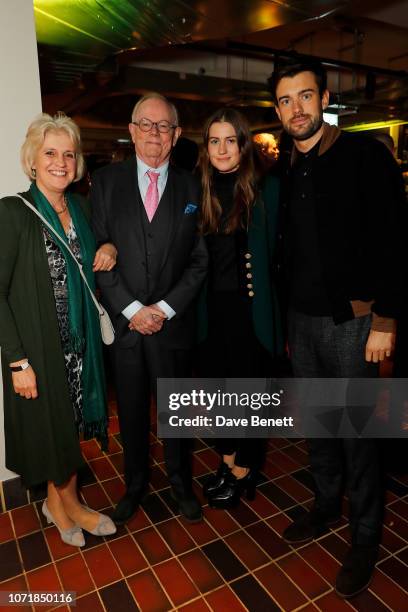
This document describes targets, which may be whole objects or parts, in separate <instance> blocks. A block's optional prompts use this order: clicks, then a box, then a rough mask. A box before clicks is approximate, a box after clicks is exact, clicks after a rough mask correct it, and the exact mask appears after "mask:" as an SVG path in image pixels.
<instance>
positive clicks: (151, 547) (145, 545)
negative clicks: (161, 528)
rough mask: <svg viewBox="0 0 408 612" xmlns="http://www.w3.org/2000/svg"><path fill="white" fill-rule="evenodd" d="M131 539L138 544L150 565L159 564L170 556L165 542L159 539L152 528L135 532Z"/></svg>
mask: <svg viewBox="0 0 408 612" xmlns="http://www.w3.org/2000/svg"><path fill="white" fill-rule="evenodd" d="M133 537H134V538H135V540H136V542H137V543H138V544H139V546H140V548H141V549H142V551H143V553H144V555H145V556H146V558H147V560H148V561H149V563H151V564H152V565H154V564H155V563H160V561H165V560H166V559H168V558H169V557H171V556H172V554H171V552H170V550H169V548H168V546H167V545H166V543H165V541H164V540H163V538H161V537H160V535H159V534H158V533H157V531H156V530H155V529H154V527H148V528H147V529H143V531H137V532H135V533H134V534H133Z"/></svg>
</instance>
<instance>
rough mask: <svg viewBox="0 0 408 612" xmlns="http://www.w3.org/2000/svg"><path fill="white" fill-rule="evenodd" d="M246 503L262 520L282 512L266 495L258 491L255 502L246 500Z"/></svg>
mask: <svg viewBox="0 0 408 612" xmlns="http://www.w3.org/2000/svg"><path fill="white" fill-rule="evenodd" d="M245 503H246V504H248V506H249V507H250V508H251V510H253V511H254V512H256V514H258V516H260V517H261V518H267V517H268V516H273V515H274V514H277V513H278V512H280V510H279V508H277V506H275V504H273V503H272V502H271V501H270V500H269V499H268V498H267V497H265V495H262V493H260V492H259V491H257V493H256V496H255V499H254V500H253V501H247V500H245Z"/></svg>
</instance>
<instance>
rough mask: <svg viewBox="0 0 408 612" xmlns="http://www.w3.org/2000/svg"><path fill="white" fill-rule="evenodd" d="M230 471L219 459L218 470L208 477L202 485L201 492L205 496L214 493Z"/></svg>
mask: <svg viewBox="0 0 408 612" xmlns="http://www.w3.org/2000/svg"><path fill="white" fill-rule="evenodd" d="M230 472H231V469H230V468H229V467H228V465H227V464H226V463H224V461H221V463H220V465H219V466H218V470H217V471H216V473H215V474H214V475H213V476H211V478H209V480H208V481H207V482H206V484H205V485H204V486H203V493H204V495H205V496H206V497H209V496H210V495H215V494H216V493H217V492H218V490H219V489H220V488H221V487H222V486H223V485H224V483H225V479H226V477H227V476H228V474H229V473H230Z"/></svg>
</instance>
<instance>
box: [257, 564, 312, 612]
mask: <svg viewBox="0 0 408 612" xmlns="http://www.w3.org/2000/svg"><path fill="white" fill-rule="evenodd" d="M254 575H255V576H256V577H257V578H258V580H259V581H260V583H261V584H262V585H263V587H264V588H265V589H266V590H267V591H269V593H271V595H272V596H273V598H274V599H275V600H276V601H277V602H278V604H279V605H280V606H281V608H282V609H283V610H292V609H294V608H298V607H299V606H301V605H302V604H305V603H306V602H307V599H306V597H305V596H304V595H303V594H302V593H301V592H300V591H299V589H298V588H297V587H295V585H294V584H292V583H291V581H290V580H289V579H288V578H287V577H286V576H285V574H284V573H283V572H282V571H281V570H280V568H278V567H277V566H276V565H275V563H270V564H269V565H267V566H266V567H263V568H262V569H259V570H257V571H256V572H254Z"/></svg>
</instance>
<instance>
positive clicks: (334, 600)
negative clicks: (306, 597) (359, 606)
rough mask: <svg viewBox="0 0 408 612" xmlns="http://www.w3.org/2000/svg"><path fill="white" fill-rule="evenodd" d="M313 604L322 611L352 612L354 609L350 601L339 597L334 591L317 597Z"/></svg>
mask: <svg viewBox="0 0 408 612" xmlns="http://www.w3.org/2000/svg"><path fill="white" fill-rule="evenodd" d="M315 604H316V606H317V607H318V609H319V610H321V611H322V612H352V610H355V608H354V606H353V605H352V603H351V602H350V603H348V602H347V601H346V600H345V599H340V597H339V596H338V595H336V593H335V592H334V591H331V593H328V594H327V595H323V597H320V598H319V599H317V600H316V602H315Z"/></svg>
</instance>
